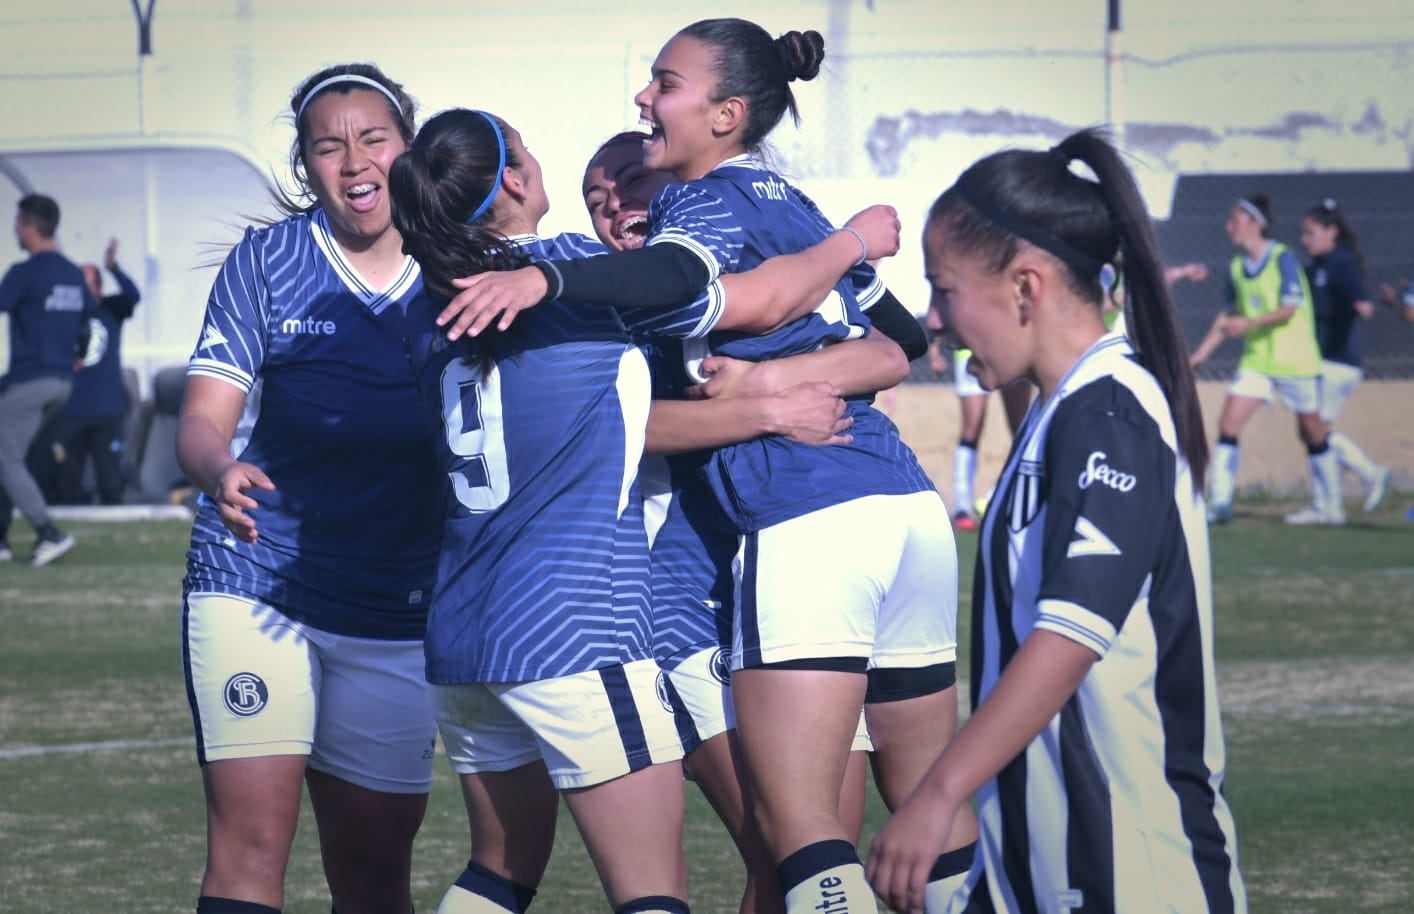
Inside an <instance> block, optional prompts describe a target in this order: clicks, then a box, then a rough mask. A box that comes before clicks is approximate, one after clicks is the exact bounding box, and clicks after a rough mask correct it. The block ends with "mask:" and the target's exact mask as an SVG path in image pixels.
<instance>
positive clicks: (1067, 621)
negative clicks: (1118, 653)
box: [1036, 600, 1116, 657]
mask: <svg viewBox="0 0 1414 914" xmlns="http://www.w3.org/2000/svg"><path fill="white" fill-rule="evenodd" d="M1036 609H1037V612H1038V617H1037V619H1036V628H1038V629H1043V630H1045V631H1048V632H1054V633H1056V634H1057V635H1060V636H1062V637H1065V638H1069V639H1070V640H1071V641H1074V642H1077V643H1078V644H1083V645H1085V646H1086V647H1088V648H1090V650H1092V651H1094V652H1095V653H1096V654H1098V655H1099V656H1101V657H1103V656H1105V654H1106V653H1107V652H1108V651H1109V649H1110V645H1111V644H1113V643H1114V639H1115V634H1116V633H1115V627H1114V626H1113V625H1111V624H1110V623H1109V622H1107V621H1105V619H1103V618H1102V617H1100V616H1098V615H1096V614H1095V613H1093V612H1091V611H1090V610H1088V609H1086V608H1085V607H1083V606H1079V605H1077V604H1075V603H1070V602H1067V601H1065V600H1042V601H1041V602H1040V603H1038V604H1037V606H1036Z"/></svg>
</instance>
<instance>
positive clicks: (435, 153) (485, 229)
mask: <svg viewBox="0 0 1414 914" xmlns="http://www.w3.org/2000/svg"><path fill="white" fill-rule="evenodd" d="M493 118H494V115H488V114H483V113H482V112H480V111H472V110H470V109H467V108H451V109H449V110H447V111H443V112H442V113H441V114H438V115H437V116H435V117H433V118H432V119H431V120H430V121H428V122H427V123H426V124H424V125H423V127H422V130H421V131H420V132H419V133H418V134H417V138H416V139H415V140H413V143H412V146H411V147H409V148H408V151H407V152H405V153H403V154H402V155H400V156H398V157H397V158H396V159H394V160H393V167H392V168H391V169H390V170H389V172H388V191H389V193H390V195H391V199H392V203H393V224H394V225H395V226H397V229H398V231H399V232H400V233H401V234H402V236H403V253H405V254H408V255H410V256H411V257H412V258H413V259H415V260H416V261H417V262H418V264H419V265H420V266H421V267H422V282H423V284H424V285H425V286H427V288H428V290H429V291H430V292H432V294H434V295H436V296H439V297H441V298H446V299H450V298H453V297H455V296H456V294H457V292H458V291H460V290H459V289H457V288H456V287H455V286H453V285H452V280H453V279H456V278H458V277H462V276H470V275H472V274H473V273H485V272H487V271H488V270H508V269H514V268H515V267H518V266H521V265H522V264H523V261H524V258H523V257H522V256H520V255H519V254H518V253H517V252H516V250H515V249H514V248H513V247H512V246H511V245H510V244H509V243H508V242H507V241H506V238H505V236H504V235H502V234H501V233H500V232H497V231H495V230H493V229H492V228H491V227H490V223H491V221H492V216H493V212H494V211H493V210H492V209H490V208H489V207H488V208H487V209H486V210H485V211H484V212H482V213H481V214H480V215H479V216H478V217H477V218H476V219H475V220H474V221H471V222H470V223H469V222H468V219H470V217H471V215H472V214H473V213H474V212H476V210H477V208H478V207H480V206H481V205H482V204H483V203H485V202H486V201H487V199H488V198H489V197H490V196H491V194H492V192H493V191H494V190H495V189H496V188H498V187H500V185H501V172H500V171H499V169H498V165H499V164H500V161H501V149H502V148H503V147H502V146H501V138H502V137H504V136H505V134H506V131H507V127H506V125H505V122H504V121H501V120H500V119H499V118H494V119H495V122H496V124H495V126H494V127H493V126H492V119H493ZM498 131H499V133H500V137H498V136H497V133H498ZM505 156H506V158H505V163H506V165H508V166H510V167H512V168H519V167H520V165H521V163H520V161H519V159H518V158H517V157H516V155H515V151H514V150H512V149H509V148H507V149H506V150H505Z"/></svg>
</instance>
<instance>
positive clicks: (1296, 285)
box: [1277, 251, 1310, 307]
mask: <svg viewBox="0 0 1414 914" xmlns="http://www.w3.org/2000/svg"><path fill="white" fill-rule="evenodd" d="M1277 272H1278V273H1279V274H1280V275H1281V303H1282V306H1283V307H1287V306H1290V305H1296V306H1297V307H1300V306H1301V305H1303V304H1309V303H1310V301H1309V298H1308V296H1307V295H1306V283H1305V281H1304V280H1305V271H1304V270H1303V269H1302V267H1301V262H1300V261H1299V260H1297V259H1296V255H1295V254H1293V253H1291V252H1290V251H1282V252H1281V256H1280V257H1279V258H1277Z"/></svg>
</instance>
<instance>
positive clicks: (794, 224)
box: [649, 156, 933, 533]
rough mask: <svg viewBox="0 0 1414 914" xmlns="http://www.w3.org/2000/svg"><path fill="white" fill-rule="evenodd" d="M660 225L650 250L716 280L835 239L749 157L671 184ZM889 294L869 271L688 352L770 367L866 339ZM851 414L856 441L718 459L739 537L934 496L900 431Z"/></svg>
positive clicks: (766, 442)
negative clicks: (765, 324)
mask: <svg viewBox="0 0 1414 914" xmlns="http://www.w3.org/2000/svg"><path fill="white" fill-rule="evenodd" d="M650 218H651V221H652V225H653V235H652V237H651V238H650V240H649V243H650V244H679V245H682V246H683V247H686V248H687V249H688V250H690V251H692V252H694V253H695V254H697V255H698V257H700V258H701V259H702V261H703V262H704V263H705V264H706V265H707V268H708V271H709V275H711V276H713V277H716V276H717V275H718V274H720V273H722V272H728V273H740V272H744V271H746V270H750V269H752V268H754V267H757V266H760V265H761V263H763V262H764V261H766V260H768V259H769V258H771V257H774V256H776V255H778V254H793V253H797V252H799V251H803V250H805V249H806V248H808V247H810V246H811V245H813V244H816V243H817V242H819V241H822V240H823V239H824V238H825V237H826V236H827V235H829V234H830V233H831V232H832V231H834V227H833V226H832V225H831V224H830V222H829V220H828V219H826V218H825V216H824V215H823V214H822V213H821V212H820V210H819V209H818V208H817V207H816V206H815V204H814V203H813V202H811V200H810V199H809V198H808V197H806V196H805V195H804V194H803V193H801V192H800V191H799V190H797V189H796V188H795V187H792V186H791V185H790V184H787V183H786V182H785V181H783V180H782V179H781V178H780V177H779V176H777V175H775V174H772V173H771V172H769V171H766V170H764V169H763V168H761V166H760V165H759V164H758V163H756V162H755V161H753V160H752V159H751V158H750V157H748V156H739V157H737V158H733V159H729V160H727V161H726V162H724V163H722V164H721V165H719V166H718V167H717V168H716V169H715V170H714V171H712V172H711V173H709V174H708V175H706V176H705V177H702V178H699V179H697V180H695V181H689V182H687V183H685V184H674V185H669V186H668V187H667V188H665V189H664V190H663V191H662V193H660V194H659V195H658V196H657V197H656V198H655V199H654V201H653V204H652V207H651V209H650ZM883 294H884V287H883V285H882V284H881V283H880V282H879V279H878V276H877V275H875V273H874V271H873V269H872V268H870V267H867V266H859V267H856V268H854V269H853V270H851V271H850V272H849V273H848V274H847V275H846V276H845V277H844V278H843V279H841V280H840V282H839V284H838V285H836V287H835V290H834V292H833V293H832V294H831V295H830V296H829V297H828V298H827V299H826V300H825V302H824V303H822V304H821V305H820V306H819V307H818V308H817V309H816V310H815V311H814V312H813V313H811V314H808V315H806V316H805V317H802V318H800V319H798V320H795V321H793V322H791V323H789V324H787V325H785V326H784V327H781V328H778V329H777V330H774V331H772V332H771V333H766V334H761V335H748V334H743V333H739V332H728V331H719V332H714V333H712V334H711V335H710V336H709V337H708V339H707V344H708V345H707V347H700V346H699V347H691V346H689V347H687V348H688V358H689V359H690V360H694V361H695V360H697V359H699V358H700V357H701V356H702V355H705V354H707V349H710V351H711V352H712V353H717V354H720V355H727V356H732V357H734V358H740V359H749V360H752V361H761V360H765V359H775V358H783V357H785V356H790V355H797V354H799V353H803V352H810V351H813V350H815V349H818V348H820V347H821V346H823V345H828V344H830V343H835V342H839V341H842V340H847V339H856V338H858V337H861V336H863V335H864V334H866V333H867V332H868V330H869V319H868V317H866V316H865V314H864V311H865V309H867V308H868V307H870V306H871V305H873V304H874V303H875V302H876V301H878V300H879V298H881V297H882V296H883ZM694 348H695V349H696V351H695V352H694V351H693V350H694ZM848 415H849V416H851V417H852V418H853V419H854V425H853V426H852V427H851V428H850V434H851V435H853V436H854V440H853V442H852V443H851V444H847V445H832V446H830V447H828V448H817V447H813V446H811V445H807V444H800V443H798V442H794V441H791V440H789V439H787V438H783V437H779V436H768V437H763V438H757V439H753V440H751V441H747V442H743V443H741V444H734V445H730V446H728V447H724V448H721V449H719V450H718V451H717V452H716V453H715V454H714V455H713V457H712V460H711V461H710V463H709V464H708V465H707V467H706V474H707V477H708V479H709V481H710V482H711V485H712V487H713V490H714V491H715V492H716V493H717V497H718V500H719V501H720V503H721V505H722V507H723V508H724V509H725V510H726V512H727V514H728V515H729V516H730V517H731V518H732V522H733V523H734V524H735V525H736V528H737V529H738V531H740V532H742V533H751V532H754V531H757V530H760V529H762V528H764V527H769V526H772V525H774V524H778V523H781V522H782V521H786V520H789V519H791V518H793V517H799V516H801V515H803V514H808V513H810V512H811V511H815V510H818V509H820V508H825V507H828V506H830V505H834V504H839V503H841V502H845V501H850V500H853V499H855V498H862V497H864V496H868V495H905V494H909V493H912V492H920V491H924V490H928V489H932V488H933V484H932V482H931V481H930V480H929V479H928V476H927V474H926V473H924V472H923V469H922V467H921V466H919V464H918V460H917V458H916V457H915V456H914V454H913V452H912V451H911V450H910V449H909V448H908V446H907V445H905V444H904V443H903V442H902V440H900V438H899V435H898V429H897V428H896V427H895V426H894V424H893V423H892V422H891V421H889V419H888V417H887V416H885V415H884V414H883V413H881V412H879V411H878V410H876V409H874V407H873V406H872V404H871V403H870V402H869V399H868V398H856V399H852V400H850V401H849V404H848Z"/></svg>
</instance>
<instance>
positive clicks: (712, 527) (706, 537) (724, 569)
mask: <svg viewBox="0 0 1414 914" xmlns="http://www.w3.org/2000/svg"><path fill="white" fill-rule="evenodd" d="M645 351H646V353H647V355H648V360H649V367H650V369H651V371H652V376H653V398H654V399H655V400H662V399H678V398H680V397H681V396H682V392H683V389H684V387H685V386H686V385H687V384H688V383H689V378H688V376H687V373H686V371H685V370H684V369H683V357H682V345H681V344H680V342H679V341H678V340H671V339H659V340H655V341H653V343H652V344H651V345H649V346H646V347H645ZM710 458H711V452H710V451H694V452H691V453H685V454H670V455H668V456H666V457H645V458H644V461H643V462H644V467H645V469H644V473H643V475H644V477H645V487H644V489H645V491H644V495H645V497H648V498H649V500H650V504H649V506H648V510H649V513H650V518H649V520H650V523H649V540H650V543H651V554H650V555H651V560H652V563H651V565H652V575H653V581H652V591H653V654H654V657H656V658H657V660H658V662H659V663H660V664H661V665H662V666H664V667H665V668H668V669H671V668H673V667H674V666H676V665H677V663H678V662H680V661H681V660H684V659H686V658H687V657H688V656H691V655H692V654H694V653H696V652H697V651H700V650H702V649H704V648H706V647H710V646H712V645H714V644H715V645H720V646H724V647H727V648H730V647H731V638H732V610H733V605H734V604H733V597H732V593H733V589H734V583H733V578H732V559H733V557H734V556H735V555H736V552H737V543H738V541H739V539H740V538H739V537H738V535H737V532H736V529H735V527H734V526H733V525H732V522H731V519H730V518H729V517H727V516H726V514H725V513H724V512H723V511H722V508H721V505H720V504H718V502H717V497H716V494H715V493H714V492H713V491H712V489H711V488H710V487H709V486H708V485H707V481H706V478H705V476H704V475H703V468H704V466H705V464H706V462H707V461H708V460H709V459H710ZM648 467H652V469H651V470H650V469H648ZM650 476H651V479H652V480H653V481H654V482H656V483H658V485H657V486H656V491H653V492H651V493H650V491H649V482H648V479H649V478H650ZM654 502H656V505H655V504H654ZM655 508H656V510H654V509H655Z"/></svg>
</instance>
